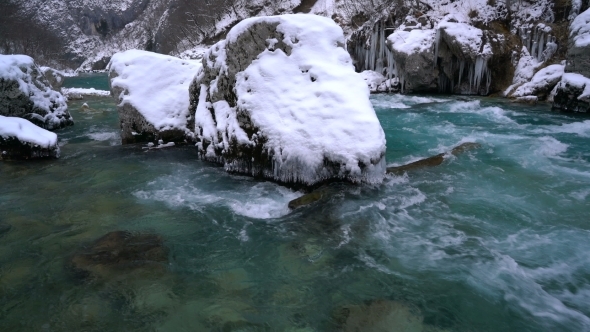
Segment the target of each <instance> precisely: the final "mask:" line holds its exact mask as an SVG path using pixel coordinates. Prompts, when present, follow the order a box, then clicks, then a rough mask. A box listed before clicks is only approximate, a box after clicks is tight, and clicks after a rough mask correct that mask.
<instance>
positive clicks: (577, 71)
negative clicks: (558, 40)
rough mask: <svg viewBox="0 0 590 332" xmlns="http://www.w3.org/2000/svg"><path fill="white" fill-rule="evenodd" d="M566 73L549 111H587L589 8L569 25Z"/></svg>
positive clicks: (589, 93)
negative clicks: (552, 109)
mask: <svg viewBox="0 0 590 332" xmlns="http://www.w3.org/2000/svg"><path fill="white" fill-rule="evenodd" d="M569 37H570V39H569V48H568V52H567V61H566V66H565V72H566V74H564V75H563V78H562V80H561V82H560V83H559V84H558V85H557V87H556V91H555V96H554V98H553V108H555V109H559V110H562V111H569V112H589V111H590V9H588V10H586V11H585V12H583V13H582V14H580V15H578V16H577V17H576V18H575V19H574V21H573V22H572V24H571V26H570V35H569Z"/></svg>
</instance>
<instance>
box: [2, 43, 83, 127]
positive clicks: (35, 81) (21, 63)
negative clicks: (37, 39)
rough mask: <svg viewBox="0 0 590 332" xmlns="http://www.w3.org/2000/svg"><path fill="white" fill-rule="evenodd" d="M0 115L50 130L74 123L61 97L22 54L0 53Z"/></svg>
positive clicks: (29, 59)
mask: <svg viewBox="0 0 590 332" xmlns="http://www.w3.org/2000/svg"><path fill="white" fill-rule="evenodd" d="M0 115H4V116H16V117H21V118H25V119H28V120H30V121H31V122H33V123H35V124H36V125H38V126H40V127H43V128H46V129H49V130H53V129H58V128H61V127H64V126H69V125H72V124H74V121H73V119H72V117H71V115H70V113H69V112H68V106H67V104H66V99H65V98H64V96H63V95H62V94H61V93H59V92H57V91H54V90H52V89H51V84H50V83H49V82H48V81H47V79H46V78H45V76H44V75H43V73H42V72H41V70H40V69H39V67H37V65H36V64H35V62H34V61H33V59H32V58H31V57H29V56H26V55H0Z"/></svg>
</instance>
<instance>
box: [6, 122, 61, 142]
mask: <svg viewBox="0 0 590 332" xmlns="http://www.w3.org/2000/svg"><path fill="white" fill-rule="evenodd" d="M0 136H2V137H3V138H4V139H7V138H11V137H15V138H17V139H18V140H19V141H21V142H23V143H30V144H33V145H38V146H40V147H42V148H51V147H54V146H57V135H56V134H55V133H52V132H50V131H48V130H45V129H43V128H41V127H38V126H36V125H34V124H32V123H31V122H30V121H28V120H26V119H21V118H15V117H7V116H2V115H0Z"/></svg>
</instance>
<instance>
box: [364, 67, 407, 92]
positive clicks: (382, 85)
mask: <svg viewBox="0 0 590 332" xmlns="http://www.w3.org/2000/svg"><path fill="white" fill-rule="evenodd" d="M361 77H362V78H363V80H365V83H366V84H367V87H368V88H369V91H371V93H380V92H399V90H400V84H399V80H398V79H397V78H390V79H387V78H386V77H385V76H383V75H381V74H379V73H378V72H376V71H372V70H365V71H363V72H361Z"/></svg>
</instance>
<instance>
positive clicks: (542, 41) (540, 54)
mask: <svg viewBox="0 0 590 332" xmlns="http://www.w3.org/2000/svg"><path fill="white" fill-rule="evenodd" d="M544 46H545V33H541V38H540V40H539V50H538V51H537V60H539V61H543V60H542V58H543V47H544Z"/></svg>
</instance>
